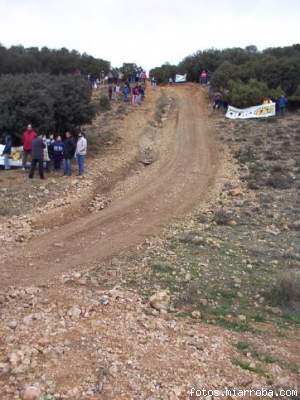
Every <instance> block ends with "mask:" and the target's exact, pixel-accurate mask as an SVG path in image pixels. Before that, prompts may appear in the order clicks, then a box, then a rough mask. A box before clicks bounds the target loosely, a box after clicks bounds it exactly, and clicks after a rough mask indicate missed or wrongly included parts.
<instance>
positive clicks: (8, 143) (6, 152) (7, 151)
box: [2, 133, 12, 170]
mask: <svg viewBox="0 0 300 400" xmlns="http://www.w3.org/2000/svg"><path fill="white" fill-rule="evenodd" d="M11 148H12V137H11V135H10V134H9V133H6V134H5V136H4V149H3V152H2V156H3V157H4V169H6V170H8V169H10V163H9V156H10V155H11Z"/></svg>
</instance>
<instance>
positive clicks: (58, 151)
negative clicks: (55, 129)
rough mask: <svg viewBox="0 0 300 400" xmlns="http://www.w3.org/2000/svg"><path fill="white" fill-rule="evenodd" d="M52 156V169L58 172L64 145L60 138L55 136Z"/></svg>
mask: <svg viewBox="0 0 300 400" xmlns="http://www.w3.org/2000/svg"><path fill="white" fill-rule="evenodd" d="M53 156H54V169H55V170H56V171H59V170H60V168H61V162H62V160H63V156H64V144H63V142H62V140H61V136H57V138H56V140H55V142H54V143H53Z"/></svg>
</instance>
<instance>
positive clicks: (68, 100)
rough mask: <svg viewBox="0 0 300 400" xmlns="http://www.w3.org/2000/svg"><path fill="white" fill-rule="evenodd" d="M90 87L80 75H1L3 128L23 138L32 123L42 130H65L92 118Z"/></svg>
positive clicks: (0, 120)
mask: <svg viewBox="0 0 300 400" xmlns="http://www.w3.org/2000/svg"><path fill="white" fill-rule="evenodd" d="M94 115H95V110H94V107H93V105H92V104H91V89H90V87H89V85H88V83H87V82H86V81H85V80H84V79H83V78H82V77H80V76H73V75H68V76H64V75H60V76H51V75H50V74H18V75H12V74H7V75H2V76H1V77H0V131H1V132H4V131H8V132H10V133H12V134H13V135H14V136H15V137H16V138H17V139H20V137H21V134H22V132H23V131H24V128H25V127H26V126H27V124H28V123H31V124H32V125H33V126H34V128H35V129H36V130H37V131H38V132H39V133H45V134H46V133H50V132H57V133H64V132H65V131H66V130H73V129H75V128H77V127H78V126H80V125H82V124H85V123H89V122H91V120H92V118H93V117H94Z"/></svg>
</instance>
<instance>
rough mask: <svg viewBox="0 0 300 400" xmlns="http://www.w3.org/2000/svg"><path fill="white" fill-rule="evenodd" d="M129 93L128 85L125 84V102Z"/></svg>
mask: <svg viewBox="0 0 300 400" xmlns="http://www.w3.org/2000/svg"><path fill="white" fill-rule="evenodd" d="M129 93H130V90H129V87H128V86H127V85H125V86H124V87H123V96H124V101H125V103H127V101H128V96H129Z"/></svg>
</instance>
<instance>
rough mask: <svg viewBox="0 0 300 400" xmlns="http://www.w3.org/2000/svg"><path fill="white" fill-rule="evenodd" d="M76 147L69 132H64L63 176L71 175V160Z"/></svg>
mask: <svg viewBox="0 0 300 400" xmlns="http://www.w3.org/2000/svg"><path fill="white" fill-rule="evenodd" d="M75 150H76V145H75V142H74V139H73V137H72V135H71V133H70V132H66V139H65V142H64V175H65V176H71V175H72V160H73V158H74V156H75Z"/></svg>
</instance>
